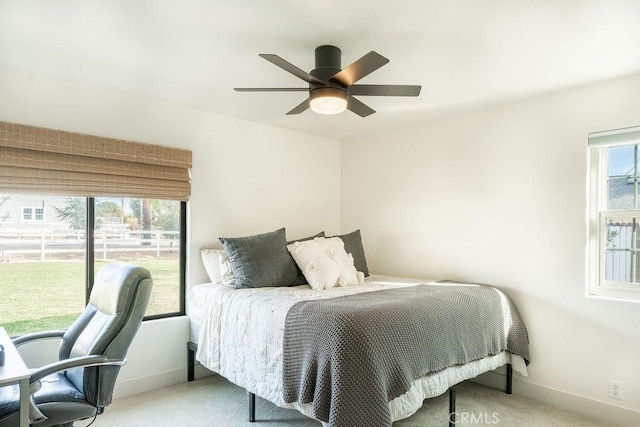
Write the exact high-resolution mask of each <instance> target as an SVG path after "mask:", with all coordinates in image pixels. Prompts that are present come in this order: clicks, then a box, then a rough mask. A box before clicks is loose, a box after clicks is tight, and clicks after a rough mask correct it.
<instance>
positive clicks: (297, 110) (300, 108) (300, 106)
mask: <svg viewBox="0 0 640 427" xmlns="http://www.w3.org/2000/svg"><path fill="white" fill-rule="evenodd" d="M309 101H310V99H309V98H307V99H305V100H304V101H302V102H301V103H300V104H298V106H297V107H295V108H294V109H293V110H291V111H289V112H288V113H287V115H291V114H300V113H302V112H303V111H305V110H306V109H307V108H309Z"/></svg>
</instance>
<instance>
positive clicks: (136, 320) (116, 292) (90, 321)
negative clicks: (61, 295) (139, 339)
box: [59, 263, 153, 408]
mask: <svg viewBox="0 0 640 427" xmlns="http://www.w3.org/2000/svg"><path fill="white" fill-rule="evenodd" d="M152 285H153V281H152V279H151V273H149V271H148V270H147V269H145V268H142V267H136V266H134V265H131V264H119V263H114V264H108V265H106V266H104V267H103V268H102V269H101V270H100V271H99V272H98V275H97V276H96V278H95V282H94V285H93V288H92V291H91V296H90V297H89V304H87V307H86V308H85V309H84V311H83V312H82V314H81V315H80V317H78V319H76V321H75V322H74V323H73V324H72V325H71V326H70V327H69V329H68V330H67V331H66V333H65V334H64V336H63V337H62V343H61V344H60V349H59V358H60V359H61V360H62V359H68V358H70V357H78V356H88V355H105V356H107V357H109V358H116V359H124V358H125V356H126V354H127V350H128V349H129V345H130V344H131V341H132V340H133V338H134V336H135V335H136V332H137V331H138V328H139V327H140V324H141V322H142V318H143V317H144V313H145V310H146V308H147V305H148V303H149V298H150V295H151V287H152ZM119 370H120V367H119V366H99V367H91V368H84V369H83V368H77V369H71V370H69V371H67V373H66V376H67V378H68V379H69V380H70V381H71V382H72V383H73V384H74V385H75V386H76V388H78V389H79V390H83V392H84V395H85V399H86V400H87V401H88V402H89V403H91V404H92V405H95V406H96V407H100V408H103V407H105V406H107V405H109V404H110V403H111V400H112V397H113V388H114V387H115V382H116V377H117V375H118V372H119Z"/></svg>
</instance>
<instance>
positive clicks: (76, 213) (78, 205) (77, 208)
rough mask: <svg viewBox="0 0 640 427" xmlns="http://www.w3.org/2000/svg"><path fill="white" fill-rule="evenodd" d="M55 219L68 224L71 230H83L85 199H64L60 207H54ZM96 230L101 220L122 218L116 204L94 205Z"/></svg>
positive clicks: (84, 223) (85, 223)
mask: <svg viewBox="0 0 640 427" xmlns="http://www.w3.org/2000/svg"><path fill="white" fill-rule="evenodd" d="M53 208H54V209H55V212H56V213H55V215H56V219H58V220H59V221H62V222H66V223H67V224H69V228H71V229H72V230H84V229H85V228H86V226H87V210H86V199H85V198H83V197H65V198H64V200H63V201H62V205H61V206H59V207H58V206H54V207H53ZM95 209H96V213H95V216H96V228H100V227H101V225H102V218H105V217H109V218H122V209H121V208H120V206H118V204H117V203H115V202H112V201H110V200H103V201H101V202H98V203H97V204H96V208H95Z"/></svg>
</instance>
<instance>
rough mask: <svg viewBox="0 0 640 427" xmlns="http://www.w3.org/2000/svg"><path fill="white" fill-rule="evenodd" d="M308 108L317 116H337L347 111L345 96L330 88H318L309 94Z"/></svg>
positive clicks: (339, 91) (341, 92)
mask: <svg viewBox="0 0 640 427" xmlns="http://www.w3.org/2000/svg"><path fill="white" fill-rule="evenodd" d="M310 98H311V100H310V101H309V106H310V107H311V110H312V111H313V112H315V113H318V114H339V113H342V112H343V111H344V110H346V109H347V94H346V93H345V92H344V91H343V90H340V89H336V88H332V87H324V88H318V89H315V90H313V91H312V92H311V96H310Z"/></svg>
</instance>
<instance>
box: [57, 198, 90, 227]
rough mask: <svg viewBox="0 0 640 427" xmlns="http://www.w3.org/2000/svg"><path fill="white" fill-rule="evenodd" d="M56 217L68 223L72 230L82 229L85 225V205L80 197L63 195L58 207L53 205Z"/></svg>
mask: <svg viewBox="0 0 640 427" xmlns="http://www.w3.org/2000/svg"><path fill="white" fill-rule="evenodd" d="M53 209H55V212H56V219H58V220H59V221H62V222H66V223H67V224H69V228H71V229H72V230H84V229H85V227H86V226H87V220H86V217H87V215H86V206H85V201H84V199H83V198H82V197H65V198H64V200H63V201H62V205H61V206H60V207H58V206H54V207H53Z"/></svg>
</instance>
